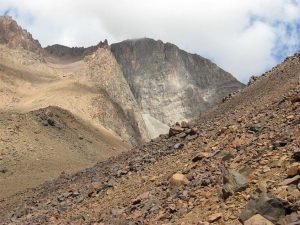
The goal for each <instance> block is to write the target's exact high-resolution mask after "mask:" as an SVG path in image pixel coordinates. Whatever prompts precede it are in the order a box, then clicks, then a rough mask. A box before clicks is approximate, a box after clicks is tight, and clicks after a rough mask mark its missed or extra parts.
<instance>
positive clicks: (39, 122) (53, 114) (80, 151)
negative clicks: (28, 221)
mask: <svg viewBox="0 0 300 225" xmlns="http://www.w3.org/2000/svg"><path fill="white" fill-rule="evenodd" d="M0 115H1V116H0V134H1V139H0V148H1V153H0V159H1V160H0V170H1V171H2V172H0V180H1V182H0V198H3V197H7V196H9V195H11V194H15V193H16V192H18V191H23V190H25V189H26V188H31V187H35V186H37V185H39V184H41V183H42V182H44V181H46V180H51V179H53V178H56V177H57V176H59V174H60V173H61V172H62V171H65V172H75V171H78V170H79V169H83V168H86V167H89V166H91V165H93V164H94V163H96V162H97V161H99V160H104V159H106V158H108V157H110V156H113V155H117V154H119V153H120V152H122V151H124V150H126V149H127V148H128V147H129V146H128V145H127V144H126V143H124V142H122V141H121V140H120V139H118V138H117V137H114V136H112V135H111V134H110V133H108V132H107V131H105V130H99V129H96V128H95V127H93V126H91V125H90V124H87V123H85V122H83V121H81V120H80V119H79V118H76V117H74V116H73V115H72V114H71V113H70V112H68V111H66V110H63V109H61V108H58V107H47V108H45V109H39V110H36V111H32V112H29V113H24V114H20V113H13V112H10V113H6V112H5V113H3V112H2V113H0Z"/></svg>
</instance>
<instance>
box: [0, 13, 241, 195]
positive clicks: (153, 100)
mask: <svg viewBox="0 0 300 225" xmlns="http://www.w3.org/2000/svg"><path fill="white" fill-rule="evenodd" d="M0 40H1V41H0V112H1V113H2V114H1V115H2V117H3V118H5V119H4V120H3V121H2V123H0V137H1V139H0V148H1V149H7V151H6V150H5V152H3V153H0V154H1V155H0V157H1V158H0V179H1V180H2V181H3V182H2V184H5V185H0V198H2V196H6V197H7V196H11V195H13V194H15V193H16V192H20V191H21V192H22V191H24V190H25V189H26V188H32V187H35V186H37V185H39V184H41V183H42V182H44V181H47V180H51V179H53V178H55V177H56V176H58V174H59V173H60V172H63V171H66V172H75V171H76V170H78V169H82V168H86V167H89V166H91V165H92V164H93V163H95V162H96V161H98V160H106V159H107V158H109V157H110V156H115V155H117V154H119V153H121V152H124V151H127V150H128V149H129V148H131V147H132V146H138V145H141V144H144V143H146V142H147V141H149V140H150V139H152V138H156V137H158V136H159V135H160V134H162V133H167V132H168V129H169V125H170V124H171V123H174V122H175V121H178V120H183V119H184V120H189V119H192V118H196V117H197V116H198V115H199V114H200V113H203V112H204V111H205V110H207V109H209V108H211V107H213V106H215V105H216V104H218V103H219V102H221V101H222V98H223V97H224V96H226V95H227V94H229V93H231V92H232V91H237V90H239V89H240V88H242V87H243V85H242V84H240V83H239V82H238V81H236V80H235V79H234V78H233V77H232V76H231V75H230V74H229V73H227V72H225V71H223V70H221V69H220V68H218V67H217V66H216V65H215V64H213V63H211V62H210V61H209V60H207V59H204V58H202V57H200V56H197V55H191V54H189V53H186V52H184V51H182V50H180V49H178V48H177V47H176V46H174V45H171V44H168V43H167V44H164V43H162V42H161V41H154V40H152V39H141V40H128V41H125V42H121V43H117V44H112V45H109V44H108V42H107V41H104V42H99V44H97V45H95V46H91V47H88V48H82V47H73V48H70V47H66V46H62V45H54V46H48V47H46V48H42V47H41V45H40V44H39V42H38V41H36V40H34V39H33V38H32V36H31V34H30V33H28V32H27V31H26V30H24V29H22V28H21V27H20V26H19V25H18V24H17V23H16V22H15V21H14V20H13V19H12V18H11V17H6V16H4V17H0ZM128 46H131V47H130V48H129V47H128ZM128 48H129V50H128ZM131 48H132V50H130V49H131ZM134 61H135V62H134ZM127 62H128V63H127ZM127 64H128V65H127ZM193 102H194V103H193ZM49 107H50V111H55V112H56V114H55V115H57V116H56V117H57V119H58V120H61V122H60V123H61V124H65V126H64V127H63V130H60V128H57V129H56V128H55V127H53V126H52V125H49V124H48V125H47V123H46V122H42V124H41V121H39V120H40V119H38V118H35V117H34V114H35V113H39V112H44V111H45V110H46V111H47V109H49ZM48 111H49V110H48ZM64 112H66V113H64ZM51 114H52V113H51ZM66 114H67V115H68V116H67V117H65V115H66ZM10 115H13V116H12V117H10ZM56 117H55V118H56ZM68 118H72V121H71V122H68V121H69V120H68ZM6 120H8V121H9V122H8V123H6ZM46 121H48V119H47V120H46ZM50 122H51V118H50ZM43 123H45V126H44V125H43ZM74 124H77V125H76V126H75V127H73V125H74ZM6 128H7V129H6ZM50 128H52V129H50ZM10 130H13V131H12V132H14V131H16V132H17V133H16V134H15V135H14V137H15V138H11V137H10V134H11V133H10ZM83 130H86V132H84V133H85V135H83V136H80V134H81V132H83ZM31 131H37V132H39V133H38V134H36V133H34V132H31ZM13 134H14V133H13ZM54 134H57V135H54ZM2 137H3V138H2ZM22 143H23V145H22ZM51 152H52V153H51ZM62 159H63V160H62ZM80 159H82V162H81V161H80ZM64 160H65V162H66V165H61V166H59V165H60V164H63V162H64ZM29 165H30V166H29ZM1 171H4V172H3V173H2V172H1ZM7 171H8V172H7ZM30 176H31V177H32V179H28V177H30Z"/></svg>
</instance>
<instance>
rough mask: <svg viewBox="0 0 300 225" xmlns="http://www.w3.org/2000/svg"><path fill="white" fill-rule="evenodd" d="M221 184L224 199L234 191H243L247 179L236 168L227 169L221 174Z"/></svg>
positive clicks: (246, 184)
mask: <svg viewBox="0 0 300 225" xmlns="http://www.w3.org/2000/svg"><path fill="white" fill-rule="evenodd" d="M223 184H224V186H223V189H222V195H223V198H224V199H226V198H228V197H229V196H231V195H233V194H234V193H235V192H241V191H244V190H245V189H246V188H247V187H248V185H249V180H248V178H247V177H245V176H244V175H242V174H240V173H239V172H237V171H236V170H233V169H228V170H225V172H224V174H223Z"/></svg>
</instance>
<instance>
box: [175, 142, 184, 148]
mask: <svg viewBox="0 0 300 225" xmlns="http://www.w3.org/2000/svg"><path fill="white" fill-rule="evenodd" d="M183 146H184V144H182V143H176V144H175V145H174V147H173V148H174V149H181V148H183Z"/></svg>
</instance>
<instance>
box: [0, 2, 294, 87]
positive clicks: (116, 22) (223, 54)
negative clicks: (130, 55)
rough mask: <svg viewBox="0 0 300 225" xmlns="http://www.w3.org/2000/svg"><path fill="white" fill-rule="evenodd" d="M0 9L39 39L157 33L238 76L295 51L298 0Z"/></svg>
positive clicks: (91, 41) (71, 40)
mask: <svg viewBox="0 0 300 225" xmlns="http://www.w3.org/2000/svg"><path fill="white" fill-rule="evenodd" d="M0 14H2V15H4V14H6V15H10V16H12V17H13V18H14V19H15V20H16V21H17V22H18V23H19V24H20V25H21V26H22V27H23V28H25V29H27V30H28V31H29V32H30V33H32V35H33V37H34V38H35V39H38V40H39V41H40V43H41V44H42V46H47V45H52V44H63V45H67V46H70V47H71V46H85V47H87V46H90V45H95V44H97V43H99V42H100V41H101V40H104V39H107V40H108V42H109V43H115V42H119V41H122V40H125V39H132V38H142V37H149V38H154V39H160V40H162V41H164V42H171V43H173V44H176V45H177V46H179V47H180V48H182V49H184V50H186V51H188V52H191V53H196V54H199V55H201V56H203V57H206V58H208V59H210V60H212V61H213V62H214V63H216V64H217V65H218V66H220V67H221V68H223V69H225V70H226V71H228V72H230V73H232V74H233V75H234V76H235V77H236V78H238V79H239V80H240V81H242V82H245V83H246V82H247V81H248V80H249V77H250V76H252V75H261V74H262V73H263V72H265V71H267V70H269V69H270V68H272V67H273V66H275V65H276V64H278V63H280V62H282V61H283V60H284V58H286V57H287V56H289V55H292V54H294V53H295V52H297V51H299V50H300V0H184V1H183V0H0Z"/></svg>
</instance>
